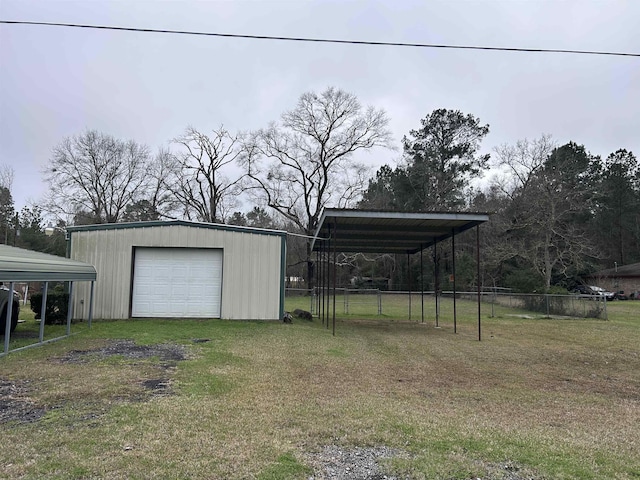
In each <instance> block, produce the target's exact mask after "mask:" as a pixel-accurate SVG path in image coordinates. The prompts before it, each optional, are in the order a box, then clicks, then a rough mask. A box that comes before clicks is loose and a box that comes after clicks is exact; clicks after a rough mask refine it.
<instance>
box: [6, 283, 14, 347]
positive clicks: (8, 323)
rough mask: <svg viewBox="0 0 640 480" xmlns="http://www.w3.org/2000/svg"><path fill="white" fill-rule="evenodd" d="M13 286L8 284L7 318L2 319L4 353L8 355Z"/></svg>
mask: <svg viewBox="0 0 640 480" xmlns="http://www.w3.org/2000/svg"><path fill="white" fill-rule="evenodd" d="M13 286H14V282H9V296H8V300H7V310H6V312H7V316H6V317H5V319H4V353H5V354H7V353H9V340H10V338H11V317H12V316H13Z"/></svg>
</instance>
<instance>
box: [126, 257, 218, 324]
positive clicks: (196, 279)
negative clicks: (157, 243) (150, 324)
mask: <svg viewBox="0 0 640 480" xmlns="http://www.w3.org/2000/svg"><path fill="white" fill-rule="evenodd" d="M221 295H222V250H221V249H189V248H137V249H136V255H135V265H134V275H133V297H132V303H131V305H132V308H131V314H132V316H134V317H201V318H219V317H220V300H221Z"/></svg>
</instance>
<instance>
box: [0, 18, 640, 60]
mask: <svg viewBox="0 0 640 480" xmlns="http://www.w3.org/2000/svg"><path fill="white" fill-rule="evenodd" d="M0 23H3V24H7V25H37V26H46V27H68V28H88V29H94V30H115V31H124V32H140V33H167V34H173V35H198V36H206V37H222V38H245V39H250V40H280V41H287V42H313V43H339V44H347V45H374V46H386V47H413V48H447V49H454V50H485V51H499V52H526V53H565V54H566V53H569V54H576V55H608V56H617V57H640V53H624V52H606V51H592V50H565V49H558V48H514V47H482V46H477V45H476V46H472V45H446V44H433V43H404V42H375V41H366V40H338V39H330V38H306V37H281V36H270V35H242V34H237V33H213V32H196V31H189V30H164V29H158V28H134V27H114V26H109V25H86V24H77V23H53V22H28V21H21V20H0Z"/></svg>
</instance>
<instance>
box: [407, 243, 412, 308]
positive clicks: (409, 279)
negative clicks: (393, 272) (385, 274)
mask: <svg viewBox="0 0 640 480" xmlns="http://www.w3.org/2000/svg"><path fill="white" fill-rule="evenodd" d="M407 282H408V283H409V320H411V257H410V256H409V252H407Z"/></svg>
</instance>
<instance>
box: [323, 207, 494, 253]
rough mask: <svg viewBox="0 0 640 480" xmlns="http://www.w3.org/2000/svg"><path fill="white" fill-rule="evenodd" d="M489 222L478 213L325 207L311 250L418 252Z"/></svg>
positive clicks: (482, 214) (484, 216)
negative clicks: (326, 242)
mask: <svg viewBox="0 0 640 480" xmlns="http://www.w3.org/2000/svg"><path fill="white" fill-rule="evenodd" d="M488 220H489V214H487V213H475V212H388V211H375V210H355V209H336V208H326V209H324V210H323V212H322V215H321V217H320V220H319V223H318V225H319V226H318V229H317V230H316V233H315V238H314V240H313V245H312V249H313V250H314V251H317V250H320V249H321V248H322V247H321V244H322V243H323V242H322V240H325V239H329V238H330V239H331V240H330V242H331V249H333V248H335V250H336V251H339V252H359V253H409V254H413V253H417V252H419V251H421V250H423V249H425V248H428V247H430V246H432V245H434V244H436V243H438V242H441V241H443V240H446V239H447V238H450V237H452V236H453V235H458V234H459V233H462V232H464V231H466V230H469V229H471V228H473V227H475V226H477V225H480V224H481V223H484V222H487V221H488Z"/></svg>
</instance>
